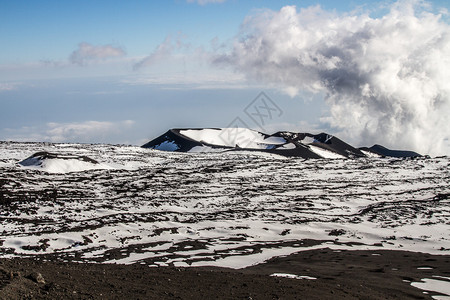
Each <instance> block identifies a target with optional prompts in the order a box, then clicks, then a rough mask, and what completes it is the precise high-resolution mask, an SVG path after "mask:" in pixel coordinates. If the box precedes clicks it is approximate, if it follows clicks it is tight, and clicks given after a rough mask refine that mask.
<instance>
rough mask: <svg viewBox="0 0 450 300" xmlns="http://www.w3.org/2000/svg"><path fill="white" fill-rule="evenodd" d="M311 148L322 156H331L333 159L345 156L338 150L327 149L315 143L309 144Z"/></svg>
mask: <svg viewBox="0 0 450 300" xmlns="http://www.w3.org/2000/svg"><path fill="white" fill-rule="evenodd" d="M309 148H310V149H311V151H312V152H314V153H316V154H318V155H320V156H322V157H323V158H331V159H340V158H345V156H343V155H340V154H338V153H336V152H332V151H329V150H325V149H323V148H320V147H317V146H314V145H309Z"/></svg>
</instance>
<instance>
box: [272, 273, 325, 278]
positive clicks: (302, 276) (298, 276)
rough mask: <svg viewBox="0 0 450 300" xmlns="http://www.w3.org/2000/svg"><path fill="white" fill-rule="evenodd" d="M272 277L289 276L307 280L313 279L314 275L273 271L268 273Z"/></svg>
mask: <svg viewBox="0 0 450 300" xmlns="http://www.w3.org/2000/svg"><path fill="white" fill-rule="evenodd" d="M270 276H272V277H284V278H290V279H309V280H315V279H317V278H316V277H311V276H305V275H295V274H287V273H273V274H270Z"/></svg>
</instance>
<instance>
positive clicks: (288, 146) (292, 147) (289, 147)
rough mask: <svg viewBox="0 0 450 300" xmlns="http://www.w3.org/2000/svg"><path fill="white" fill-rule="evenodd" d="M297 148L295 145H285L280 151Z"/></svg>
mask: <svg viewBox="0 0 450 300" xmlns="http://www.w3.org/2000/svg"><path fill="white" fill-rule="evenodd" d="M295 148H296V146H295V145H294V144H292V143H287V144H284V145H283V146H281V147H279V148H278V149H295Z"/></svg>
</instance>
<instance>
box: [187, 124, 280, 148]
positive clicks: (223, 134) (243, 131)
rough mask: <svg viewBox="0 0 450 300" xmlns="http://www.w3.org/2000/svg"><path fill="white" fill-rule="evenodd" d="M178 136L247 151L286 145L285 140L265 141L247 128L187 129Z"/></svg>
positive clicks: (277, 138)
mask: <svg viewBox="0 0 450 300" xmlns="http://www.w3.org/2000/svg"><path fill="white" fill-rule="evenodd" d="M180 134H182V135H184V136H186V137H188V138H190V139H193V140H196V141H198V142H203V143H207V144H211V145H217V146H224V147H239V148H247V149H267V148H268V147H270V146H271V145H281V144H284V143H286V140H285V139H284V138H281V137H269V138H267V139H265V138H264V135H262V134H261V133H259V132H257V131H255V130H251V129H248V128H220V129H212V128H206V129H200V130H195V129H188V130H181V131H180ZM269 149H270V148H269Z"/></svg>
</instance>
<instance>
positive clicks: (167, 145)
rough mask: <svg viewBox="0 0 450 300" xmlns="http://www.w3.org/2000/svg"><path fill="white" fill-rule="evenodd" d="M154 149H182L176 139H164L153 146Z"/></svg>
mask: <svg viewBox="0 0 450 300" xmlns="http://www.w3.org/2000/svg"><path fill="white" fill-rule="evenodd" d="M153 149H155V150H161V151H176V150H178V149H180V147H179V146H178V145H177V144H175V142H174V141H164V142H162V143H161V144H159V145H156V146H155V147H153Z"/></svg>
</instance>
